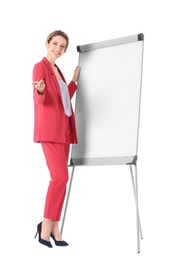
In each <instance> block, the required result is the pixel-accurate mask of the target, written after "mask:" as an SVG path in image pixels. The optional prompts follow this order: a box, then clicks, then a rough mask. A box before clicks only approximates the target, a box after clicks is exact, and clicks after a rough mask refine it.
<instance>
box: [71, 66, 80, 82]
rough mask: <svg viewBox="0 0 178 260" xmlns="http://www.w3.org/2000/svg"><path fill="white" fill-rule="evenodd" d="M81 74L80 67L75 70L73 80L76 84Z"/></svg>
mask: <svg viewBox="0 0 178 260" xmlns="http://www.w3.org/2000/svg"><path fill="white" fill-rule="evenodd" d="M79 72H80V67H79V66H77V67H76V69H75V70H74V75H73V79H72V81H74V82H75V83H76V82H77V80H78V77H79Z"/></svg>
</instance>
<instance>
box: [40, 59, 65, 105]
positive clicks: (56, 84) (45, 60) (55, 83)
mask: <svg viewBox="0 0 178 260" xmlns="http://www.w3.org/2000/svg"><path fill="white" fill-rule="evenodd" d="M43 61H44V63H45V65H46V66H47V68H48V70H49V71H50V74H51V76H52V79H53V82H54V85H55V86H56V88H57V92H58V94H59V97H60V99H61V101H62V94H61V90H60V87H59V83H58V81H57V78H56V76H55V74H54V71H53V69H52V67H51V65H50V63H49V61H48V60H47V59H46V58H45V57H44V58H43ZM57 70H58V72H59V73H60V75H61V77H62V79H63V80H64V81H65V79H64V77H63V75H62V73H61V71H60V70H59V68H58V67H57Z"/></svg>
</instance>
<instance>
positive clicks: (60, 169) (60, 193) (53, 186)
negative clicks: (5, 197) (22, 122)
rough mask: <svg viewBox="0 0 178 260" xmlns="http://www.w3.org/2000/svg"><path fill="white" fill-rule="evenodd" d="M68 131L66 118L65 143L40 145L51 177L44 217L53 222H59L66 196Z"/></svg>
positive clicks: (44, 143) (68, 125) (43, 143)
mask: <svg viewBox="0 0 178 260" xmlns="http://www.w3.org/2000/svg"><path fill="white" fill-rule="evenodd" d="M70 131H71V129H70V124H69V119H68V118H66V143H65V144H62V143H53V142H42V143H41V145H42V148H43V152H44V155H45V158H46V163H47V166H48V169H49V172H50V177H51V180H50V182H49V187H48V190H47V194H46V202H45V208H44V217H45V218H48V219H51V220H53V221H59V220H60V216H61V212H62V207H63V203H64V199H65V194H66V184H67V181H68V156H69V148H70Z"/></svg>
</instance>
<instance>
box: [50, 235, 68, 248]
mask: <svg viewBox="0 0 178 260" xmlns="http://www.w3.org/2000/svg"><path fill="white" fill-rule="evenodd" d="M51 237H52V239H53V240H54V242H55V245H56V246H68V245H69V244H68V243H67V242H66V241H64V240H61V241H60V240H56V239H55V237H54V236H53V234H52V233H51Z"/></svg>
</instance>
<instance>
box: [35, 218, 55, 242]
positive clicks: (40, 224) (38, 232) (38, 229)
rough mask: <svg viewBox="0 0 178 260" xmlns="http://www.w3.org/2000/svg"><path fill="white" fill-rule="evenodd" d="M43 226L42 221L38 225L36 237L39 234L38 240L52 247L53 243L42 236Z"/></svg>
mask: <svg viewBox="0 0 178 260" xmlns="http://www.w3.org/2000/svg"><path fill="white" fill-rule="evenodd" d="M41 226H42V222H40V223H39V224H38V225H37V232H36V235H35V238H36V237H37V235H38V241H39V242H40V243H41V244H43V245H45V246H48V247H52V245H51V243H50V242H49V241H47V240H44V239H42V238H41Z"/></svg>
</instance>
